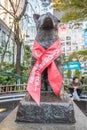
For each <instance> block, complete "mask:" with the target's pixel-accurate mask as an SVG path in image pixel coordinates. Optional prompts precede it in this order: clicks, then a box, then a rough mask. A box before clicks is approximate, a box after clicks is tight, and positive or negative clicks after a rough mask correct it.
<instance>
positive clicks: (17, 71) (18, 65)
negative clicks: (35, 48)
mask: <svg viewBox="0 0 87 130" xmlns="http://www.w3.org/2000/svg"><path fill="white" fill-rule="evenodd" d="M16 45H17V54H16V73H17V74H19V75H20V73H21V66H20V65H21V46H22V44H21V43H20V41H17V42H16Z"/></svg>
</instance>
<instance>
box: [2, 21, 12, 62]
mask: <svg viewBox="0 0 87 130" xmlns="http://www.w3.org/2000/svg"><path fill="white" fill-rule="evenodd" d="M9 35H10V38H9ZM13 39H14V35H13V32H11V30H10V29H9V27H8V26H7V25H6V24H5V23H4V22H3V21H2V20H1V19H0V63H1V62H2V60H3V61H4V62H9V63H12V62H13V60H14V59H13V58H14V42H13V41H14V40H13ZM5 49H6V53H5V56H4V59H2V58H3V54H4V51H5Z"/></svg>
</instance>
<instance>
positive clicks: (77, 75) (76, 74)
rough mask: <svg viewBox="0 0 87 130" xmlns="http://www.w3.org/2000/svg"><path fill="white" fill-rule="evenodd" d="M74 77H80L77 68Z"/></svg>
mask: <svg viewBox="0 0 87 130" xmlns="http://www.w3.org/2000/svg"><path fill="white" fill-rule="evenodd" d="M74 77H78V78H81V72H80V71H79V70H75V72H74Z"/></svg>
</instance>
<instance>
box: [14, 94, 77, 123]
mask: <svg viewBox="0 0 87 130" xmlns="http://www.w3.org/2000/svg"><path fill="white" fill-rule="evenodd" d="M16 121H19V122H30V123H75V118H74V107H73V103H72V102H71V100H70V98H69V97H68V96H65V97H64V98H63V100H61V99H59V98H58V97H57V96H55V95H54V93H53V92H42V93H41V103H40V106H38V105H37V104H36V103H35V102H34V101H33V100H32V99H31V98H30V96H29V95H28V94H27V95H26V96H25V97H24V99H23V100H22V101H21V102H20V103H19V106H18V110H17V116H16Z"/></svg>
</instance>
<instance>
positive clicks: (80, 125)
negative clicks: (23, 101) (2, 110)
mask: <svg viewBox="0 0 87 130" xmlns="http://www.w3.org/2000/svg"><path fill="white" fill-rule="evenodd" d="M73 104H74V103H73ZM74 110H75V119H76V123H74V124H61V123H58V124H57V123H56V124H55V123H51V124H44V123H24V122H22V123H21V122H15V119H16V113H17V108H16V109H15V110H14V111H13V112H11V113H10V114H9V116H7V117H6V118H5V119H4V120H3V121H2V122H1V123H0V130H87V117H86V116H85V115H84V114H83V113H82V111H81V110H80V109H79V108H78V107H77V105H76V104H74Z"/></svg>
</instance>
